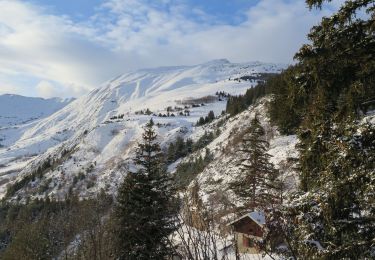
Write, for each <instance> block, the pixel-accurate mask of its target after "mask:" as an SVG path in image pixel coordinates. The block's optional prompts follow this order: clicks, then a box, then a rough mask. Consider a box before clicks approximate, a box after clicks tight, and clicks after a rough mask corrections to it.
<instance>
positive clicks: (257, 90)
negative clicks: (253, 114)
mask: <svg viewBox="0 0 375 260" xmlns="http://www.w3.org/2000/svg"><path fill="white" fill-rule="evenodd" d="M266 86H267V85H265V84H264V83H259V84H258V85H256V86H255V87H252V88H250V89H248V90H247V91H246V93H245V95H239V96H230V97H229V98H228V101H227V108H226V112H227V113H229V115H230V116H234V115H237V114H238V113H241V112H242V111H244V110H245V109H246V108H248V107H249V106H250V105H252V104H254V103H255V101H256V100H257V99H259V98H261V97H264V96H265V95H266V93H267V89H266Z"/></svg>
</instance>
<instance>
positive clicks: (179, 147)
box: [166, 129, 220, 163]
mask: <svg viewBox="0 0 375 260" xmlns="http://www.w3.org/2000/svg"><path fill="white" fill-rule="evenodd" d="M218 135H220V130H219V129H217V130H216V133H214V132H209V131H205V132H204V134H203V135H202V136H201V137H200V138H199V139H198V140H197V141H196V142H195V143H194V142H193V140H191V139H190V138H188V139H186V141H184V139H183V138H182V137H177V139H176V141H175V142H174V143H170V144H169V146H168V148H167V151H166V157H167V162H168V163H173V162H175V161H177V160H178V159H180V158H183V157H185V156H188V155H189V154H191V153H193V152H195V151H198V150H200V149H202V148H204V147H206V146H207V145H208V144H210V143H211V142H212V141H213V140H214V139H215V138H216V137H217V136H218Z"/></svg>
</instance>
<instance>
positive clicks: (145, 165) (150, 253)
mask: <svg viewBox="0 0 375 260" xmlns="http://www.w3.org/2000/svg"><path fill="white" fill-rule="evenodd" d="M153 124H154V123H153V121H152V120H150V122H148V123H147V124H146V126H145V127H144V133H143V135H142V141H141V142H140V143H139V144H138V148H137V151H136V158H135V160H134V162H135V165H136V166H137V167H138V168H139V170H138V171H136V172H129V173H128V174H127V176H126V177H125V180H124V182H123V184H122V185H121V187H120V189H119V193H118V203H117V207H116V210H115V212H116V214H115V215H116V218H117V219H118V229H119V230H118V242H117V249H118V252H117V254H118V257H119V259H129V260H130V259H145V260H146V259H165V258H167V257H168V256H171V254H172V252H173V248H172V247H171V245H170V243H169V239H168V236H169V235H170V234H171V232H173V231H174V230H175V224H174V216H175V213H176V211H175V209H176V207H175V204H174V200H173V189H172V188H171V187H172V186H171V179H170V177H169V175H168V173H167V172H166V170H165V165H164V163H163V156H162V153H161V149H160V145H159V143H158V142H157V135H156V133H155V131H154V129H153Z"/></svg>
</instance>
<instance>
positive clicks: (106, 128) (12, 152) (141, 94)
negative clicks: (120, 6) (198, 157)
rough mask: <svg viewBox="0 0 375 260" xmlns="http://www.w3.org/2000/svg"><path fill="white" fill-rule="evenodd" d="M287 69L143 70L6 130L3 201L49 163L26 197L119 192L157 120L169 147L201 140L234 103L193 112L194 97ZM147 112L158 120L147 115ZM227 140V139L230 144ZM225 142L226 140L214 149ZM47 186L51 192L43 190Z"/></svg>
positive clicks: (0, 157)
mask: <svg viewBox="0 0 375 260" xmlns="http://www.w3.org/2000/svg"><path fill="white" fill-rule="evenodd" d="M284 67H285V66H282V65H275V64H266V63H260V62H253V63H244V64H233V63H230V62H228V61H227V60H216V61H212V62H208V63H205V64H200V65H196V66H188V67H187V66H185V67H166V68H156V69H144V70H139V71H136V72H131V73H127V74H124V75H122V76H119V77H117V78H115V79H114V80H111V81H109V82H107V83H105V84H104V85H103V86H102V87H101V88H98V89H96V90H94V91H92V92H91V93H89V94H88V95H86V96H83V97H81V98H79V99H77V100H75V101H73V102H71V103H70V104H69V105H67V106H65V107H64V108H62V109H60V110H58V111H57V112H56V113H54V114H52V115H50V116H49V117H46V118H44V119H40V120H37V121H35V122H33V123H31V124H27V125H22V126H21V127H18V128H14V129H2V130H0V135H3V136H6V140H5V141H4V142H3V144H4V145H5V146H4V147H2V148H0V197H1V196H2V195H4V193H5V190H6V185H7V184H8V183H12V182H15V181H16V180H20V179H22V178H23V177H24V176H25V175H27V174H30V172H31V171H33V170H35V169H37V167H38V166H39V165H40V163H41V162H43V161H45V160H47V158H51V159H53V161H54V164H55V165H54V167H53V168H52V169H49V170H48V172H46V173H44V175H43V176H44V177H43V178H41V179H39V178H38V179H35V180H33V181H32V182H31V183H29V185H27V187H25V188H24V189H23V190H21V191H20V192H19V195H22V194H28V195H31V196H44V193H45V192H46V193H47V194H49V195H53V196H56V197H60V196H63V195H64V193H65V192H67V191H68V190H69V189H72V190H74V191H77V192H78V193H79V194H81V195H82V196H90V195H93V194H95V193H96V192H97V191H98V190H99V189H101V188H103V189H105V190H113V191H114V190H116V186H117V184H118V183H119V181H120V179H121V178H122V174H121V172H123V170H122V169H121V166H122V165H123V164H124V163H126V162H127V161H129V160H130V159H131V158H132V154H133V148H134V146H135V145H136V142H137V140H138V139H139V137H140V134H141V132H142V126H143V125H144V124H145V123H146V122H147V121H148V120H149V119H150V118H153V119H154V121H155V123H156V124H157V130H158V134H159V136H160V141H161V143H162V144H166V143H168V142H170V141H172V140H174V138H176V137H177V136H178V135H180V136H183V137H188V136H192V137H198V136H199V135H200V134H202V133H203V127H195V126H194V124H195V123H196V122H197V120H198V119H199V117H201V116H206V115H207V114H208V112H209V111H210V110H213V111H214V113H215V115H220V114H221V112H222V110H225V106H226V101H225V100H222V101H219V100H218V99H217V98H216V100H214V102H205V103H204V104H205V105H204V106H200V107H192V106H191V105H190V103H191V102H192V101H191V100H192V99H197V98H202V97H207V96H214V97H215V93H216V92H217V91H224V92H226V93H230V94H232V95H233V94H240V93H244V92H245V91H246V89H248V88H251V87H252V86H254V85H255V84H257V82H256V80H252V81H240V82H239V81H237V80H233V79H236V78H240V77H242V76H254V75H259V73H278V72H280V71H281V70H282V69H283V68H284ZM189 100H190V101H189ZM185 106H187V107H185ZM167 107H172V108H173V111H172V112H171V113H173V114H174V116H170V117H160V116H159V114H161V115H164V114H167ZM176 107H178V108H179V109H182V112H184V111H185V110H189V114H190V115H189V116H185V115H180V114H179V113H180V111H174V109H175V108H176ZM146 109H149V110H150V111H151V114H150V115H142V114H140V113H139V111H141V110H143V111H145V110H146ZM231 120H232V119H231ZM227 134H228V133H224V134H223V135H222V137H220V138H221V139H223V140H225V139H226V135H227ZM223 140H222V141H223ZM217 142H221V141H220V139H219V140H217V141H215V142H214V143H213V144H212V145H215V143H217ZM62 154H67V155H65V156H63V155H62ZM78 176H79V177H78ZM41 185H42V186H44V187H45V189H43V191H41V190H40V186H41Z"/></svg>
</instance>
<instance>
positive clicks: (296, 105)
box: [265, 66, 306, 135]
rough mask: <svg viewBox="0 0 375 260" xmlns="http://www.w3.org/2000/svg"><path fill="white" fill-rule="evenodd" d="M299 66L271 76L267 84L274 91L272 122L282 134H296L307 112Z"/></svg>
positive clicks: (271, 112) (270, 105)
mask: <svg viewBox="0 0 375 260" xmlns="http://www.w3.org/2000/svg"><path fill="white" fill-rule="evenodd" d="M298 73H299V67H298V66H294V67H289V68H288V69H287V70H285V71H284V72H283V73H281V74H280V75H277V76H274V77H272V78H270V79H269V80H268V81H267V82H266V83H265V84H266V88H267V89H268V91H269V92H270V93H272V99H271V102H270V104H269V107H268V114H269V117H270V119H271V122H272V123H273V124H275V125H277V126H278V129H279V131H280V132H281V133H282V134H287V135H288V134H295V132H296V130H297V128H298V127H299V125H300V123H301V120H302V118H303V114H304V112H305V110H306V109H305V103H306V95H305V92H304V89H303V88H302V87H301V86H300V85H299V82H298V77H297V76H296V75H298Z"/></svg>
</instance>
